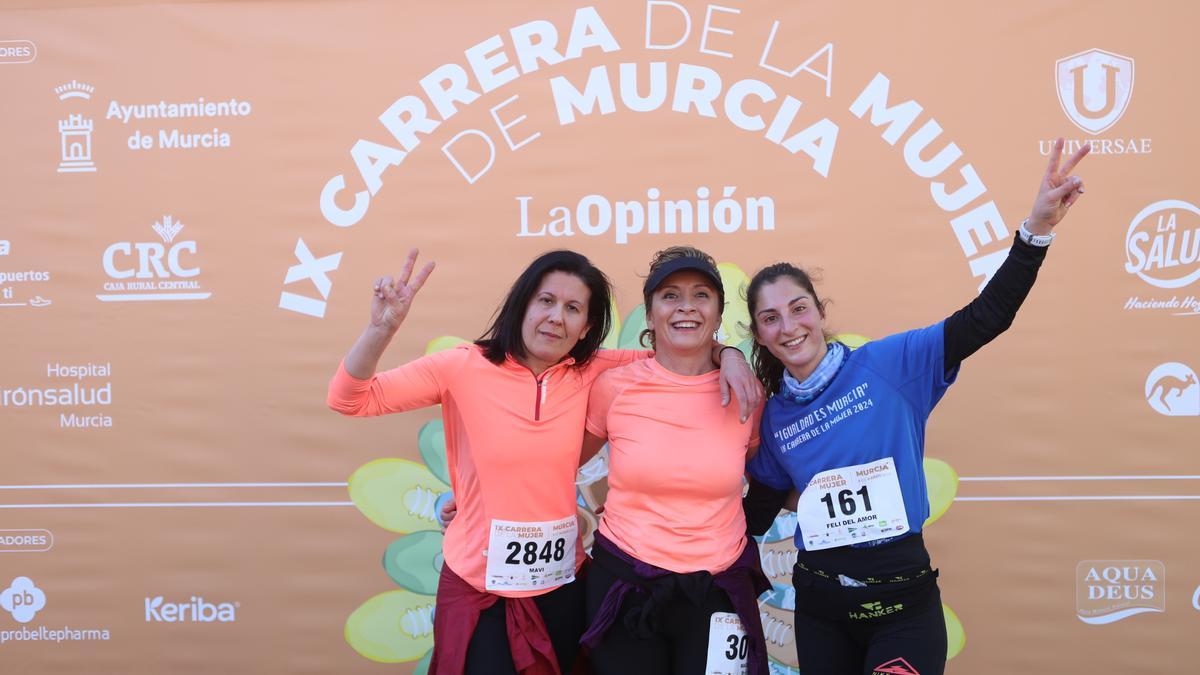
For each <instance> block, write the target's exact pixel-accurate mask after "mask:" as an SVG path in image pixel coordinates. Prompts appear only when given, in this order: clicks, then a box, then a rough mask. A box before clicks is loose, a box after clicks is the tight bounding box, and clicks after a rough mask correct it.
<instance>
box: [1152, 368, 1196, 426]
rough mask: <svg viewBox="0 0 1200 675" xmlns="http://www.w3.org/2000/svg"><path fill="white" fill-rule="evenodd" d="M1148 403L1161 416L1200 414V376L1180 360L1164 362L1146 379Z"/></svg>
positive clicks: (1191, 415) (1192, 415)
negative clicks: (1199, 377)
mask: <svg viewBox="0 0 1200 675" xmlns="http://www.w3.org/2000/svg"><path fill="white" fill-rule="evenodd" d="M1146 403H1149V404H1150V407H1151V408H1153V409H1154V411H1155V412H1157V413H1159V414H1160V415H1167V416H1169V417H1194V416H1197V415H1200V379H1198V378H1197V377H1196V371H1194V370H1192V369H1191V368H1189V367H1188V366H1187V365H1185V364H1183V363H1179V362H1176V361H1170V362H1167V363H1163V364H1160V365H1159V366H1158V367H1156V368H1155V369H1154V370H1152V371H1150V375H1149V377H1147V378H1146Z"/></svg>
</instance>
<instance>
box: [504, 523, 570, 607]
mask: <svg viewBox="0 0 1200 675" xmlns="http://www.w3.org/2000/svg"><path fill="white" fill-rule="evenodd" d="M578 528H579V525H578V521H576V519H575V516H571V517H569V518H563V519H562V520H554V521H547V522H540V523H523V522H517V521H509V520H493V521H492V529H491V533H490V534H489V536H488V551H487V578H486V579H485V581H484V587H485V588H486V589H487V590H489V591H538V590H541V589H543V588H550V587H552V586H561V585H563V584H566V583H570V582H572V581H574V580H575V540H576V539H578V536H579V535H578V532H577V530H578Z"/></svg>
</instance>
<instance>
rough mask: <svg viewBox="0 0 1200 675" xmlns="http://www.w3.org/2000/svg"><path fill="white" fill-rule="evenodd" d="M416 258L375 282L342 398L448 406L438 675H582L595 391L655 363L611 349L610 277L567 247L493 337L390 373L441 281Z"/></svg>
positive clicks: (532, 281) (369, 409) (520, 296)
mask: <svg viewBox="0 0 1200 675" xmlns="http://www.w3.org/2000/svg"><path fill="white" fill-rule="evenodd" d="M416 257H417V252H416V251H415V250H413V251H411V252H409V255H408V259H407V261H406V262H405V265H404V268H403V270H402V271H401V273H400V275H399V277H397V278H394V279H393V278H391V277H383V278H380V279H378V280H377V281H376V282H375V288H374V297H373V299H372V302H371V319H370V323H369V324H368V326H367V328H366V330H365V331H364V332H363V334H362V336H361V337H359V339H358V341H357V342H356V343H355V345H354V347H353V348H352V349H351V350H350V352H349V354H348V355H347V356H346V358H345V359H344V361H343V362H342V365H341V367H339V369H338V372H337V374H336V375H335V376H334V378H333V380H332V381H331V382H330V385H329V393H328V403H329V405H330V407H331V408H333V409H334V410H336V411H338V412H340V413H343V414H346V415H355V416H369V415H383V414H387V413H393V412H402V411H406V410H413V409H416V408H422V407H427V406H431V405H437V404H441V405H442V418H443V420H444V421H445V428H446V459H447V463H448V465H449V467H450V479H451V484H452V485H451V486H452V488H453V491H454V495H455V500H456V502H457V516H456V517H455V518H454V520H453V522H452V523H451V524H450V525H449V527H448V529H447V531H446V537H445V540H444V543H443V555H444V559H445V564H444V565H443V567H442V577H441V580H440V582H439V584H438V593H437V604H436V613H435V618H434V656H433V660H432V663H431V666H430V672H431V673H434V674H435V675H461V674H463V673H471V674H474V673H488V674H493V673H495V674H502V673H523V674H526V675H546V674H554V675H558V674H559V673H565V672H569V671H570V669H571V664H572V663H573V662H574V660H575V656H576V653H577V651H578V641H579V636H580V634H581V633H582V632H583V588H582V583H581V582H579V581H576V574H577V572H579V570H580V567H581V566H582V564H583V561H584V559H585V556H584V551H583V548H582V546H581V544H580V541H579V533H578V524H577V520H576V502H575V473H576V470H577V468H578V466H579V457H580V444H581V441H582V438H583V424H584V415H585V413H586V410H587V400H588V394H589V390H590V389H591V385H592V383H593V382H594V381H595V379H596V377H597V376H599V374H600V373H601V372H603V371H604V370H606V369H608V368H611V367H613V366H618V365H623V364H626V363H630V362H632V361H634V360H637V359H642V358H645V356H647V354H646V353H644V352H632V351H608V350H600V349H599V346H600V344H601V342H602V341H603V340H604V337H605V335H606V334H607V332H608V328H609V315H608V311H609V305H610V303H611V300H610V298H611V292H610V286H609V282H608V279H607V278H606V277H605V276H604V274H603V273H602V272H601V271H600V270H599V269H597V268H596V267H595V266H594V265H592V263H591V262H590V261H589V260H588V259H587V258H586V257H584V256H582V255H580V254H578V253H574V252H571V251H552V252H550V253H546V254H544V255H542V256H540V257H538V258H537V259H536V260H534V261H533V262H532V263H531V264H530V265H529V267H528V268H527V269H526V270H525V271H524V272H522V274H521V276H520V277H518V279H517V280H516V282H515V283H514V284H513V286H512V288H511V289H510V290H509V292H508V295H507V297H506V298H505V300H504V303H503V305H502V306H501V308H500V310H499V311H498V313H497V315H496V318H495V320H494V321H493V323H492V325H491V326H490V327H489V328H488V330H487V332H486V333H485V334H484V337H483V338H481V339H479V340H478V341H476V342H475V343H474V344H471V345H464V346H461V347H458V348H455V349H450V350H446V351H443V352H439V353H436V354H432V355H429V356H425V357H422V358H419V359H417V360H415V361H412V362H410V363H407V364H405V365H403V366H400V367H399V368H394V369H392V370H388V371H386V372H383V373H379V374H376V373H375V369H376V367H377V365H378V362H379V359H380V357H381V356H382V354H383V351H384V349H385V348H386V347H387V345H388V344H389V343H390V342H391V339H392V337H393V336H394V335H395V333H396V331H397V330H398V329H399V327H400V325H401V323H403V321H404V318H405V316H406V315H407V314H408V310H409V308H410V306H411V304H412V301H413V299H414V298H415V296H416V294H417V292H418V291H419V290H420V289H421V286H422V285H423V284H424V283H425V280H426V279H427V278H428V277H429V274H430V273H431V272H432V270H433V265H432V264H428V265H426V266H425V267H424V268H422V269H421V270H420V271H419V272H417V273H416V274H415V275H413V269H414V266H415V264H416ZM711 353H712V352H711V349H710V354H711ZM726 360H727V361H729V362H730V364H731V368H734V369H735V370H736V371H737V372H738V373H739V376H738V379H737V382H736V383H735V385H737V386H742V387H747V388H748V390H754V391H756V392H757V391H759V390H760V389H759V388H758V386H757V382H756V381H754V380H753V375H752V373H751V372H750V370H749V366H748V365H746V364H745V361H744V360H743V359H741V358H737V359H734V358H733V357H728V358H727V359H726Z"/></svg>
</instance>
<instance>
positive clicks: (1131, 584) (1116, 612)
mask: <svg viewBox="0 0 1200 675" xmlns="http://www.w3.org/2000/svg"><path fill="white" fill-rule="evenodd" d="M1166 587H1167V570H1166V567H1165V566H1164V565H1163V564H1162V563H1161V562H1160V561H1158V560H1083V561H1081V562H1080V563H1079V564H1078V565H1077V566H1076V568H1075V604H1076V613H1077V615H1078V616H1079V620H1080V621H1083V622H1084V623H1089V624H1092V625H1103V624H1109V623H1114V622H1116V621H1120V620H1122V619H1126V618H1129V617H1131V616H1133V615H1135V614H1144V613H1146V612H1155V613H1162V612H1165V611H1166V609H1167V593H1166V590H1167V588H1166Z"/></svg>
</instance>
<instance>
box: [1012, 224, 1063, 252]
mask: <svg viewBox="0 0 1200 675" xmlns="http://www.w3.org/2000/svg"><path fill="white" fill-rule="evenodd" d="M1028 222H1029V219H1028V218H1026V219H1025V220H1022V221H1021V229H1019V230H1017V236H1018V237H1020V238H1021V241H1023V242H1025V243H1026V244H1029V245H1030V246H1040V247H1042V248H1045V247H1046V246H1049V245H1050V242H1052V241H1054V233H1053V232H1051V233H1050V234H1034V233H1032V232H1030V231H1029V229H1028V228H1027V227H1025V224H1026V223H1028Z"/></svg>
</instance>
